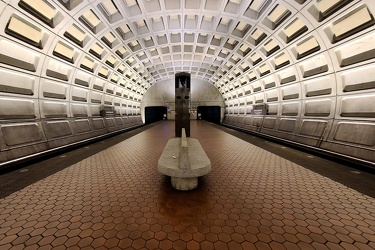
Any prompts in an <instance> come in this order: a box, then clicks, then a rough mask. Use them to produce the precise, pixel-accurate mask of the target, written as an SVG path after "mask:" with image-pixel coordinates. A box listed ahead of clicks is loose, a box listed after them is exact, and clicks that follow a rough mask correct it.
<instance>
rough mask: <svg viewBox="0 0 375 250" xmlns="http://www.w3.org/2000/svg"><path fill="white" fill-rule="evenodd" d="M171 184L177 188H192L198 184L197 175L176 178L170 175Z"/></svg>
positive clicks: (184, 189)
mask: <svg viewBox="0 0 375 250" xmlns="http://www.w3.org/2000/svg"><path fill="white" fill-rule="evenodd" d="M171 184H172V187H174V188H175V189H177V190H183V191H186V190H192V189H194V188H196V187H197V186H198V177H194V178H178V177H171Z"/></svg>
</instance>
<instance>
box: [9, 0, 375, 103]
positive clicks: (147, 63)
mask: <svg viewBox="0 0 375 250" xmlns="http://www.w3.org/2000/svg"><path fill="white" fill-rule="evenodd" d="M11 2H12V3H11V4H14V5H15V6H17V7H20V8H21V9H23V10H24V11H26V13H27V16H25V15H24V13H19V12H18V11H17V10H16V11H14V13H12V12H10V14H5V18H9V21H8V24H7V27H6V28H5V33H6V34H7V35H10V36H11V37H13V39H14V38H15V39H18V41H19V40H22V41H23V42H26V43H27V45H28V46H31V47H33V48H34V49H35V48H38V49H40V50H41V51H42V53H44V54H46V55H48V57H52V58H59V59H62V60H63V61H64V62H68V63H70V64H73V65H74V66H75V68H76V69H80V70H81V69H83V70H84V71H88V72H89V73H90V74H94V75H95V77H96V76H98V77H99V78H104V79H105V80H107V81H109V82H114V83H116V84H119V85H120V86H122V87H124V88H127V89H129V90H130V91H131V92H132V93H133V94H132V95H133V99H135V100H138V101H140V100H141V97H142V95H143V94H144V93H145V91H146V90H147V89H148V88H149V87H150V86H151V85H153V84H155V83H156V82H158V81H161V80H165V79H169V78H172V77H173V76H174V75H175V74H176V73H178V72H181V71H184V72H189V73H191V75H192V77H193V78H198V79H204V80H206V81H208V82H210V83H212V84H214V85H215V86H216V87H217V88H218V89H219V90H220V92H221V93H222V94H223V95H226V96H225V97H229V99H230V98H232V97H237V96H238V95H239V94H241V93H243V92H244V91H245V92H246V90H245V88H241V91H239V92H240V93H237V92H238V91H235V90H236V89H238V88H239V87H240V86H242V85H246V84H248V83H251V82H253V81H255V80H259V79H261V78H265V77H266V76H268V75H274V77H276V78H277V79H278V81H279V82H280V83H281V84H282V83H288V82H290V81H295V80H297V81H298V80H301V79H303V78H305V77H308V76H311V75H314V74H316V72H315V71H317V70H318V71H319V70H321V72H318V73H322V72H328V71H332V70H333V68H334V67H333V66H332V65H331V64H332V62H331V61H335V62H334V63H339V64H340V63H342V62H340V61H338V62H337V58H334V59H335V60H331V55H330V54H328V55H326V56H319V55H322V54H323V53H325V51H326V50H328V49H330V48H332V47H334V46H337V45H338V44H340V42H341V41H342V40H344V39H345V38H347V37H348V36H351V35H353V34H359V33H360V32H361V31H362V30H366V28H368V27H369V26H372V25H373V24H374V19H373V17H372V15H371V12H370V10H369V7H368V6H369V5H371V7H372V4H370V3H367V2H368V1H363V2H366V3H367V5H366V4H362V5H358V6H356V7H355V8H353V10H352V11H351V12H350V13H349V14H346V15H341V19H337V20H335V21H334V22H333V23H331V20H330V18H331V17H332V15H333V14H335V15H337V14H340V12H341V9H343V8H346V7H347V6H349V7H350V5H349V3H351V2H352V1H350V0H338V1H329V0H322V1H308V0H251V1H250V0H249V1H245V0H95V1H87V0H55V1H54V2H50V1H45V0H39V1H32V0H20V1H15V0H14V1H11ZM360 16H361V17H362V18H356V17H360ZM30 17H36V18H37V20H32V19H30ZM355 18H356V19H358V20H356V21H355V22H352V23H351V24H350V25H348V24H349V23H350V22H351V20H354V19H355ZM41 23H42V25H41ZM322 25H323V26H325V27H323V28H321V26H322ZM41 26H43V27H41ZM53 34H55V37H54V36H53ZM10 47H11V46H10ZM10 47H9V48H10ZM311 57H314V58H315V59H311V60H312V61H313V62H311V61H306V58H311ZM339 60H340V58H339ZM304 61H305V62H304ZM312 64H313V65H314V67H315V68H309V67H312V66H311V65H312ZM56 67H57V68H59V67H62V66H56ZM66 70H68V69H66ZM73 70H74V69H73ZM47 71H48V70H47ZM57 71H58V70H57ZM77 72H78V70H77ZM47 74H48V73H47ZM56 74H58V73H56ZM75 74H82V75H84V73H80V71H79V73H75ZM81 78H82V77H81ZM271 78H272V77H271ZM264 81H265V82H266V83H264V84H263V85H264V86H263V89H267V81H269V82H270V85H269V86H271V87H272V82H275V81H274V80H272V79H267V78H265V79H264ZM99 85H100V84H99ZM255 85H256V83H254V86H252V87H251V90H249V91H251V93H254V92H256V89H257V86H255ZM98 88H100V86H99V87H98Z"/></svg>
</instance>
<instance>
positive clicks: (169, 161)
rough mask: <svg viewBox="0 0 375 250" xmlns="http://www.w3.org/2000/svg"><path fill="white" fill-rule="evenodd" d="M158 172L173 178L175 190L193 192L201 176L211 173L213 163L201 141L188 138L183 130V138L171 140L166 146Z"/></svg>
mask: <svg viewBox="0 0 375 250" xmlns="http://www.w3.org/2000/svg"><path fill="white" fill-rule="evenodd" d="M158 170H159V172H160V173H162V174H164V175H168V176H170V177H171V184H172V187H174V188H175V189H178V190H191V189H194V188H196V187H197V186H198V177H199V176H203V175H206V174H208V173H209V172H210V171H211V161H210V159H208V157H207V155H206V153H205V152H204V150H203V148H202V146H201V144H200V143H199V141H198V140H197V139H194V138H190V137H188V138H187V137H186V134H185V129H184V128H183V129H182V136H181V138H173V139H170V140H169V141H168V143H167V145H166V146H165V148H164V151H163V153H162V154H161V156H160V159H159V163H158Z"/></svg>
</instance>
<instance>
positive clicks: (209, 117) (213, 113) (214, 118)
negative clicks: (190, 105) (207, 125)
mask: <svg viewBox="0 0 375 250" xmlns="http://www.w3.org/2000/svg"><path fill="white" fill-rule="evenodd" d="M197 113H198V119H200V120H205V121H209V122H212V123H216V124H220V106H198V107H197Z"/></svg>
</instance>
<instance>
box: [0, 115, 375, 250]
mask: <svg viewBox="0 0 375 250" xmlns="http://www.w3.org/2000/svg"><path fill="white" fill-rule="evenodd" d="M191 129H192V130H191V135H192V137H195V138H198V139H199V140H200V142H201V144H202V146H203V148H204V149H205V151H206V153H207V155H208V156H209V158H210V159H211V162H212V172H211V173H210V174H209V175H207V176H205V177H203V178H200V179H199V182H200V183H199V187H198V188H197V189H196V190H193V191H189V192H180V191H176V190H173V189H171V187H170V183H169V178H168V177H164V176H162V175H160V174H159V173H158V172H157V169H156V166H157V161H158V159H159V156H160V154H161V152H162V150H163V147H164V145H165V144H166V142H167V140H168V139H169V138H171V137H172V136H173V133H174V125H173V123H171V122H162V123H158V124H156V125H155V126H153V127H151V128H150V129H148V130H146V131H144V132H142V133H140V134H137V135H135V136H133V137H131V138H129V139H127V140H124V141H122V142H121V143H119V144H116V145H114V146H112V147H110V148H108V149H106V150H104V151H102V152H100V153H97V154H95V155H93V156H91V157H89V158H86V159H83V160H82V161H80V162H78V163H76V164H74V165H72V166H70V167H68V168H66V169H64V170H61V171H59V172H57V173H55V174H53V175H51V176H49V177H46V178H45V179H43V180H40V181H38V182H36V183H34V184H32V185H29V186H27V187H25V188H23V189H21V190H20V191H17V192H15V193H13V194H11V195H9V196H7V197H5V198H3V199H0V249H67V248H68V249H204V250H205V249H220V250H221V249H288V250H291V249H317V250H324V249H360V250H366V249H375V199H374V198H371V197H369V196H366V195H363V194H361V193H359V192H357V191H355V190H353V189H350V188H348V187H346V186H344V185H342V184H339V183H337V182H334V181H332V180H330V179H328V178H326V177H323V176H321V175H319V174H316V173H314V172H312V171H310V170H307V169H305V168H303V167H301V166H299V165H297V164H295V163H292V162H290V161H288V160H286V159H284V158H281V157H279V156H277V155H275V154H272V153H270V152H268V151H265V150H263V149H261V148H259V147H256V146H254V145H252V144H249V143H247V142H245V141H243V140H241V139H238V138H236V137H234V136H232V135H230V134H227V133H224V132H223V131H221V130H219V129H217V128H215V127H213V126H212V125H210V124H208V123H203V122H193V123H192V127H191ZM69 154H70V153H67V154H66V155H62V156H60V157H67V158H68V157H69Z"/></svg>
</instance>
